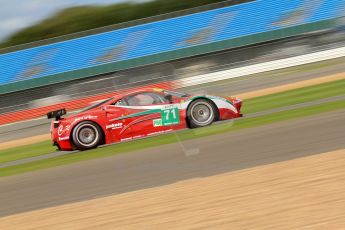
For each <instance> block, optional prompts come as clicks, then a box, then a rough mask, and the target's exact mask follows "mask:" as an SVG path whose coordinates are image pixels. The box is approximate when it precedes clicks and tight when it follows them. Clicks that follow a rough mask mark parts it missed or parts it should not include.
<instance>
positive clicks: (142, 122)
mask: <svg viewBox="0 0 345 230" xmlns="http://www.w3.org/2000/svg"><path fill="white" fill-rule="evenodd" d="M123 100H124V103H125V105H118V107H119V108H123V109H126V112H127V113H128V115H127V116H125V118H126V119H128V120H127V129H129V130H130V131H129V132H130V133H131V136H132V138H140V137H146V136H151V135H154V134H159V133H163V132H167V131H171V130H173V129H172V127H171V125H164V124H163V120H162V114H163V112H162V111H163V110H164V108H165V107H169V106H170V102H169V100H167V99H166V98H165V97H164V95H162V94H159V93H153V92H141V93H136V94H132V95H129V96H127V97H126V98H124V99H123ZM172 115H174V114H172ZM165 116H169V115H165ZM175 116H176V117H178V116H179V115H178V112H177V113H176V114H175Z"/></svg>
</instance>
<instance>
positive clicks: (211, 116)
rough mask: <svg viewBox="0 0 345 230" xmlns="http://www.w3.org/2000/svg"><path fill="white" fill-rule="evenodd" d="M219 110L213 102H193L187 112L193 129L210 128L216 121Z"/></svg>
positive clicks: (200, 100) (199, 100)
mask: <svg viewBox="0 0 345 230" xmlns="http://www.w3.org/2000/svg"><path fill="white" fill-rule="evenodd" d="M216 111H217V108H215V106H214V105H213V103H212V102H210V101H208V100H205V99H198V100H195V101H193V102H192V103H191V104H190V106H189V108H188V111H187V117H188V121H189V125H190V127H191V128H198V127H204V126H208V125H210V124H212V123H213V121H214V120H215V114H216Z"/></svg>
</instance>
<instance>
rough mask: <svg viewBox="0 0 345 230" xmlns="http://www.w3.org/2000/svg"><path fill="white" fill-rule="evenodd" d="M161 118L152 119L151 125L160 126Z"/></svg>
mask: <svg viewBox="0 0 345 230" xmlns="http://www.w3.org/2000/svg"><path fill="white" fill-rule="evenodd" d="M162 125H163V124H162V119H154V120H153V127H159V126H162Z"/></svg>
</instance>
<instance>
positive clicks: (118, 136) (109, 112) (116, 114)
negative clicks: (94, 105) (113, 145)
mask: <svg viewBox="0 0 345 230" xmlns="http://www.w3.org/2000/svg"><path fill="white" fill-rule="evenodd" d="M104 109H105V111H106V127H105V130H106V132H107V135H106V136H107V137H110V139H111V141H110V142H120V141H125V140H130V139H132V132H131V129H130V128H128V124H130V123H131V122H132V118H130V117H127V115H128V114H129V111H128V110H127V109H126V108H121V107H118V106H116V105H108V106H106V107H105V108H104Z"/></svg>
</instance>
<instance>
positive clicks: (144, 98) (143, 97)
mask: <svg viewBox="0 0 345 230" xmlns="http://www.w3.org/2000/svg"><path fill="white" fill-rule="evenodd" d="M126 101H127V104H128V105H129V106H146V105H158V104H162V103H166V102H167V100H166V99H165V98H164V97H163V96H162V95H159V94H155V93H149V92H148V93H139V94H135V95H131V96H128V97H127V98H126Z"/></svg>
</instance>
